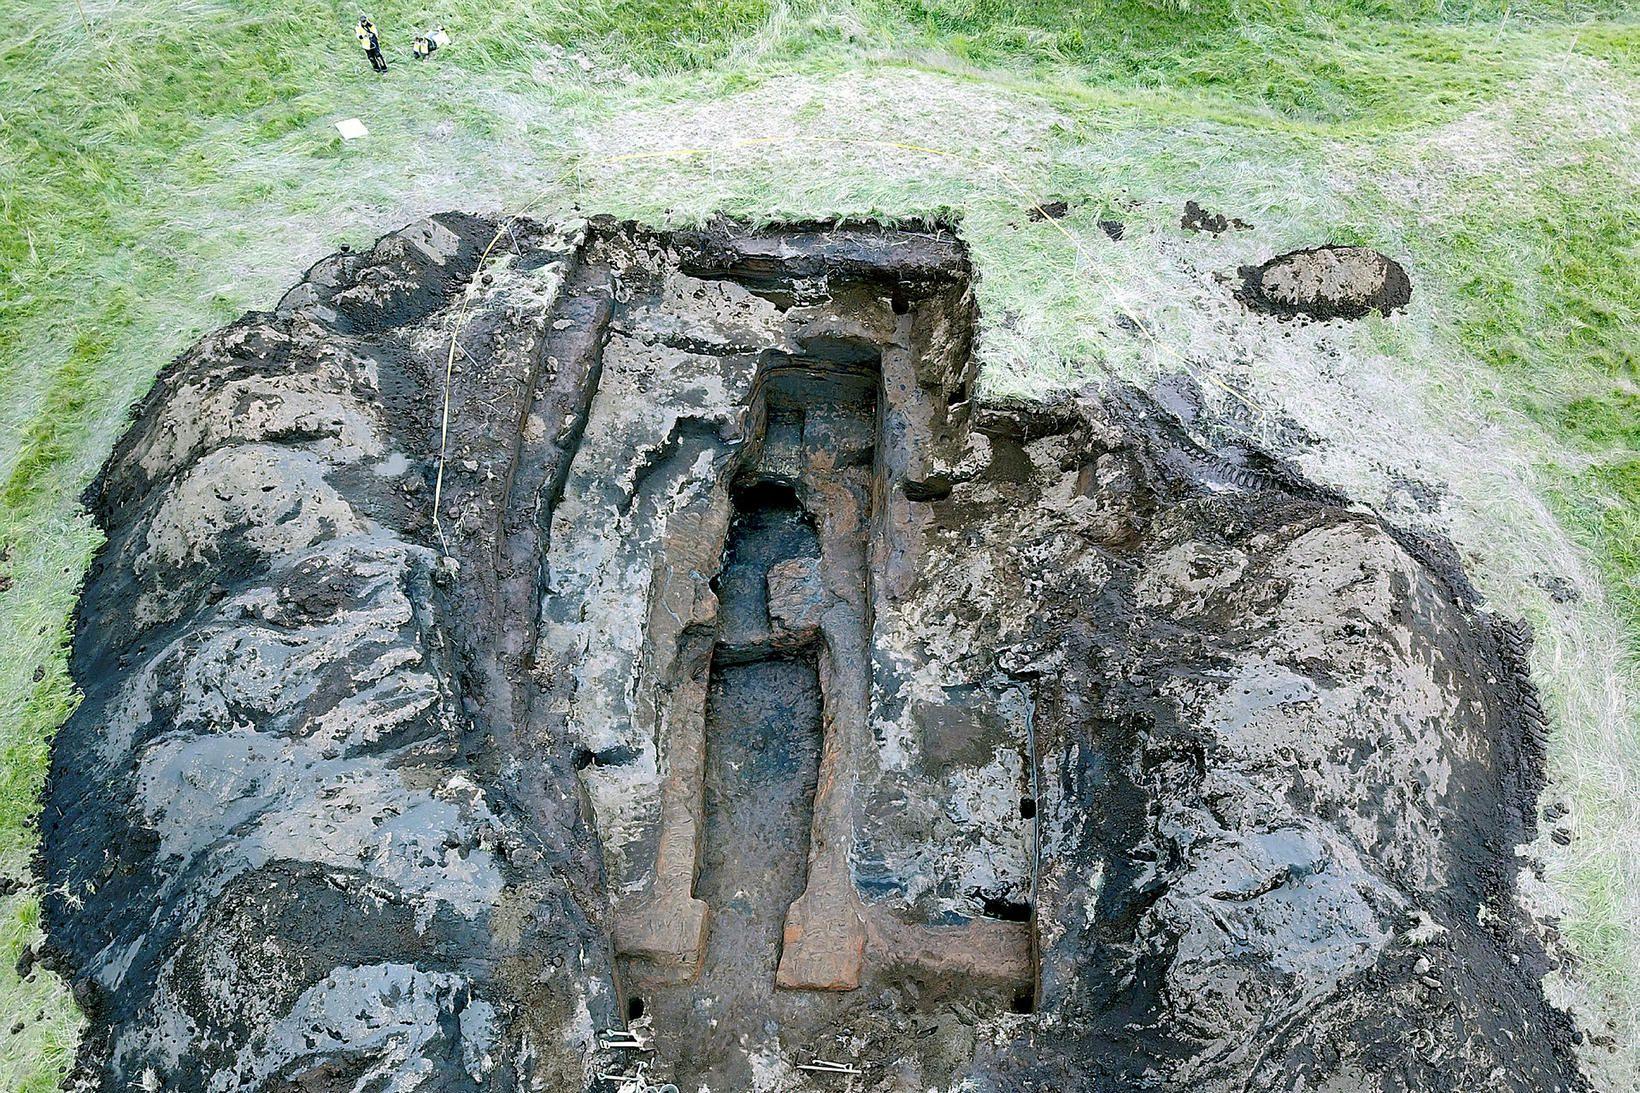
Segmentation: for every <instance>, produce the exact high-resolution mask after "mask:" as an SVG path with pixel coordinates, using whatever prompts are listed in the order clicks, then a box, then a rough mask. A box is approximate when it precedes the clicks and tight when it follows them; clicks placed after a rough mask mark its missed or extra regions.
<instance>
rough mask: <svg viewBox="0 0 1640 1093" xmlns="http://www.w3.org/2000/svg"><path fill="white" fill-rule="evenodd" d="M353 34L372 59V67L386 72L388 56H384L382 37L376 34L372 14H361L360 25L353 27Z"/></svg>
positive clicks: (365, 53) (367, 55) (366, 54)
mask: <svg viewBox="0 0 1640 1093" xmlns="http://www.w3.org/2000/svg"><path fill="white" fill-rule="evenodd" d="M353 36H354V37H355V38H357V39H358V40H359V45H360V46H361V47H362V48H363V49H364V55H365V56H366V57H368V58H369V59H370V67H371V68H373V69H375V70H376V71H377V72H386V71H387V58H386V57H383V56H382V43H381V39H380V38H379V37H377V35H376V24H375V22H374V21H373V20H372V19H371V18H370V16H368V15H361V16H359V25H358V26H356V27H354V28H353Z"/></svg>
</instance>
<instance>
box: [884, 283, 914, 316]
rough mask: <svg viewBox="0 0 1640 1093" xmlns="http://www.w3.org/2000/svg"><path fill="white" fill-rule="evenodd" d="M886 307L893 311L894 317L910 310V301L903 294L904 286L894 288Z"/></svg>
mask: <svg viewBox="0 0 1640 1093" xmlns="http://www.w3.org/2000/svg"><path fill="white" fill-rule="evenodd" d="M888 306H889V307H891V308H893V309H894V314H896V315H904V314H905V313H906V312H907V311H910V310H911V300H910V298H909V297H907V296H906V294H905V286H904V285H895V286H894V293H893V295H891V296H889V298H888Z"/></svg>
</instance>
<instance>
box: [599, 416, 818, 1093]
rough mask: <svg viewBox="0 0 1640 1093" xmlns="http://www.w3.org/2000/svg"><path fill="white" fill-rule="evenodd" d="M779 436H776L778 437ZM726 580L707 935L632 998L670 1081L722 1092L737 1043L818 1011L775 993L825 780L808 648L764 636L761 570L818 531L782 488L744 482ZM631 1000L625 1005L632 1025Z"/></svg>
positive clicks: (710, 806) (708, 716)
mask: <svg viewBox="0 0 1640 1093" xmlns="http://www.w3.org/2000/svg"><path fill="white" fill-rule="evenodd" d="M777 432H778V430H777ZM732 500H733V506H734V508H733V511H734V515H733V517H732V519H731V523H730V528H729V535H728V544H727V547H726V549H725V552H724V564H723V569H722V571H721V573H720V574H719V575H718V578H717V580H716V581H715V582H714V589H715V591H716V592H717V595H718V600H719V616H718V641H717V645H716V647H715V649H714V653H713V663H712V669H711V676H710V682H709V684H708V688H707V696H706V712H705V751H706V755H705V777H704V788H705V792H704V805H705V816H706V822H705V830H704V838H703V846H702V850H701V861H700V873H699V876H698V877H697V879H696V882H695V896H696V897H697V898H699V899H701V900H703V901H704V902H705V903H706V904H707V905H708V906H709V907H711V909H712V911H711V914H712V918H711V928H710V931H709V933H708V938H707V943H706V949H705V952H704V954H703V956H702V958H701V966H700V970H699V975H698V978H697V980H696V981H695V982H693V983H690V984H687V985H684V986H679V987H656V988H652V989H651V990H650V991H648V992H647V998H645V997H642V996H635V997H637V998H638V1009H639V1011H640V1014H641V1013H644V1012H647V1013H648V1014H649V1015H650V1016H651V1017H652V1018H653V1020H654V1022H655V1024H656V1026H657V1027H664V1028H666V1029H667V1030H668V1033H669V1035H668V1037H667V1039H668V1045H667V1048H666V1049H664V1050H663V1060H664V1061H665V1062H666V1063H667V1064H668V1065H669V1070H670V1072H671V1073H672V1075H673V1076H674V1077H676V1078H678V1079H680V1080H686V1079H693V1080H696V1081H700V1082H704V1083H706V1084H708V1085H712V1086H713V1087H714V1088H716V1087H717V1085H718V1084H724V1085H726V1086H727V1087H728V1088H743V1087H745V1084H746V1083H747V1081H748V1080H749V1078H750V1074H749V1071H748V1069H747V1064H746V1061H745V1060H744V1058H743V1051H742V1045H741V1038H742V1037H743V1036H744V1035H745V1031H746V1030H747V1029H764V1028H767V1027H770V1026H778V1025H779V1024H781V1023H782V1022H783V1021H790V1020H792V1019H793V1018H798V1017H800V1013H799V1012H794V1011H801V1010H804V1009H813V1008H815V1001H816V1000H815V999H812V998H809V999H804V998H803V997H801V996H795V995H789V994H787V995H781V994H777V992H776V989H775V968H776V967H777V965H778V962H779V959H780V942H781V930H782V926H783V924H784V921H785V916H786V911H787V908H788V907H789V906H790V905H791V903H792V901H794V900H795V899H797V898H798V896H799V895H801V893H802V891H803V887H804V883H805V878H806V875H807V869H806V860H807V855H808V845H809V828H810V825H811V824H812V822H813V815H814V792H815V788H816V781H817V778H818V773H819V761H820V746H821V735H822V705H823V697H822V693H821V687H820V673H819V667H818V664H817V650H816V649H815V647H814V642H813V641H812V639H811V640H809V641H807V642H805V643H803V644H802V645H799V646H796V647H780V645H779V644H778V643H777V641H776V640H775V639H774V638H773V636H772V635H771V630H772V627H771V620H770V617H769V595H768V576H769V570H770V569H771V568H772V567H773V566H775V565H776V564H778V563H780V562H783V561H788V560H791V559H803V558H817V557H818V556H819V552H820V547H819V542H818V539H817V536H816V533H815V529H814V527H813V525H812V524H811V522H810V521H809V519H808V517H807V515H806V514H805V513H804V511H803V509H802V507H801V506H800V504H799V503H798V500H797V496H796V493H795V491H794V490H793V489H792V487H791V486H790V485H788V484H785V483H781V482H776V481H770V480H752V481H747V482H743V483H741V484H740V485H739V486H737V487H736V488H735V489H734V490H733V491H732ZM633 1008H634V1007H633V1000H632V998H629V999H628V1003H627V1012H628V1017H629V1019H630V1018H632V1017H633V1016H634V1014H633Z"/></svg>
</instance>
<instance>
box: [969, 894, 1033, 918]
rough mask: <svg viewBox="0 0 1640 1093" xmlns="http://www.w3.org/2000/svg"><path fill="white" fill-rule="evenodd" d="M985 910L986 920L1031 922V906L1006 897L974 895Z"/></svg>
mask: <svg viewBox="0 0 1640 1093" xmlns="http://www.w3.org/2000/svg"><path fill="white" fill-rule="evenodd" d="M974 894H975V895H977V896H978V897H979V899H980V904H981V906H983V907H984V908H985V911H984V914H985V917H986V918H1000V919H1001V920H1002V921H1004V922H1029V921H1031V905H1030V904H1029V903H1026V902H1024V901H1021V900H1011V899H1008V898H1007V897H1006V896H988V895H986V894H985V893H983V892H976V893H974Z"/></svg>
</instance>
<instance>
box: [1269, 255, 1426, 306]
mask: <svg viewBox="0 0 1640 1093" xmlns="http://www.w3.org/2000/svg"><path fill="white" fill-rule="evenodd" d="M1238 272H1239V273H1240V276H1241V287H1240V289H1238V290H1237V292H1236V298H1237V299H1238V300H1240V301H1241V302H1242V303H1244V304H1246V305H1247V306H1248V307H1249V308H1252V309H1253V310H1254V311H1261V312H1264V313H1265V314H1269V315H1275V316H1277V317H1279V318H1283V319H1291V318H1295V317H1303V318H1307V319H1321V320H1325V319H1359V318H1362V317H1363V316H1365V315H1368V314H1370V313H1372V312H1374V311H1376V312H1378V313H1379V314H1381V315H1388V314H1390V313H1391V312H1393V311H1398V310H1400V309H1402V308H1405V307H1406V306H1407V304H1408V303H1410V302H1411V301H1412V280H1411V278H1409V277H1408V276H1407V272H1406V270H1405V269H1403V268H1402V267H1401V264H1400V263H1399V262H1397V261H1395V260H1394V259H1393V258H1389V257H1386V256H1385V255H1382V254H1380V253H1378V252H1377V251H1375V250H1369V249H1367V248H1365V247H1339V246H1325V247H1311V248H1308V249H1305V250H1296V251H1290V252H1288V253H1287V254H1281V255H1277V256H1276V257H1274V258H1272V259H1270V260H1269V261H1268V262H1265V263H1264V264H1263V265H1259V266H1243V267H1241V269H1240V270H1239V271H1238Z"/></svg>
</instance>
